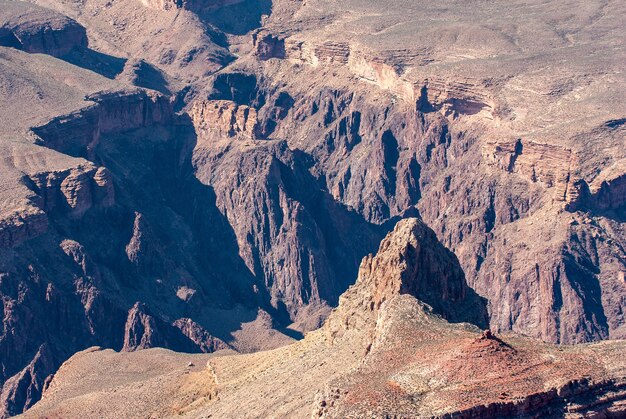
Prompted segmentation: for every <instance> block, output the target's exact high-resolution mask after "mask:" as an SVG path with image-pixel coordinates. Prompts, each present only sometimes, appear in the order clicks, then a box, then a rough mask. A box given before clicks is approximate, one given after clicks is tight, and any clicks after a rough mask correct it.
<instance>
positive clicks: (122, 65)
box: [0, 0, 626, 416]
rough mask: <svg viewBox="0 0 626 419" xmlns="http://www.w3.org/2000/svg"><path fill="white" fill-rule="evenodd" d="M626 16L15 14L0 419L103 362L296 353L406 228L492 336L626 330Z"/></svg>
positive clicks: (587, 337) (45, 4) (8, 36)
mask: <svg viewBox="0 0 626 419" xmlns="http://www.w3.org/2000/svg"><path fill="white" fill-rule="evenodd" d="M625 9H626V6H625V5H624V4H623V2H620V1H611V0H609V1H600V0H592V1H586V2H582V1H568V0H559V1H556V2H547V3H546V2H541V1H535V0H531V1H512V2H507V3H506V4H504V3H502V2H489V1H475V2H472V4H471V6H468V5H467V3H466V2H459V1H452V0H445V1H439V2H430V1H427V2H413V1H403V0H394V1H389V2H373V1H365V0H350V1H344V2H336V1H328V0H307V1H298V0H275V1H274V2H270V1H252V0H239V1H237V0H193V1H192V0H189V1H177V0H173V1H152V0H128V1H121V0H84V1H81V2H74V1H69V0H32V1H28V2H27V1H7V0H2V1H0V91H2V95H0V122H1V124H0V147H1V148H2V154H1V156H2V159H0V300H1V301H2V309H3V327H2V329H1V331H0V364H1V368H0V389H1V390H0V416H3V415H4V416H6V415H12V414H16V413H19V412H21V411H22V410H23V409H24V408H27V407H30V406H32V405H33V404H34V403H35V402H36V401H37V400H38V399H39V397H40V395H41V392H42V390H43V389H44V387H45V386H46V383H47V382H48V381H49V377H50V376H51V374H53V373H54V372H55V371H56V370H57V368H58V367H59V366H60V365H61V364H62V363H63V362H64V361H65V360H66V359H68V358H69V357H70V356H71V355H72V354H74V353H76V352H77V351H80V350H83V349H86V348H89V347H91V346H94V345H97V346H101V347H104V348H111V349H114V350H118V351H119V350H123V351H133V350H135V349H143V348H150V347H155V346H158V347H165V348H169V349H173V350H177V351H185V352H214V351H220V350H222V351H223V350H231V351H238V352H253V351H258V350H261V349H270V348H275V347H278V346H282V345H285V344H287V343H290V342H293V340H294V339H298V338H300V337H302V335H303V333H305V332H307V331H310V330H313V329H316V328H318V327H319V326H320V325H321V324H322V323H323V322H324V320H325V319H326V318H327V317H328V315H329V313H330V311H331V308H332V307H334V306H336V305H337V304H338V303H339V296H340V295H341V294H342V293H343V292H344V291H345V290H346V289H347V288H348V286H349V285H350V284H351V283H352V281H353V279H354V277H355V276H356V273H357V270H358V264H359V261H360V260H361V259H362V257H364V256H365V255H367V254H368V253H370V252H372V251H373V250H374V249H375V248H376V247H377V246H378V244H379V242H380V240H381V239H382V238H383V237H384V235H385V234H386V233H387V232H388V231H390V230H391V229H392V228H393V226H394V225H395V224H396V223H397V222H398V220H400V219H402V218H406V217H413V216H418V217H419V218H420V219H421V220H423V221H424V222H425V223H426V224H427V225H428V226H430V227H431V228H432V229H433V230H434V232H435V235H436V237H437V240H439V241H440V242H441V243H442V244H443V245H444V246H445V247H446V248H447V249H449V250H450V251H451V252H452V253H453V254H454V255H455V257H456V258H458V262H459V263H460V268H458V269H460V270H461V273H462V274H463V275H464V278H465V279H464V280H463V281H466V282H467V285H469V287H470V288H471V289H472V290H473V291H472V292H475V293H477V294H478V295H479V296H480V297H482V298H484V301H485V303H484V304H486V310H487V313H488V316H489V318H488V322H489V327H490V328H491V330H493V331H494V332H495V333H497V334H500V333H508V332H516V333H517V334H522V335H527V336H530V337H534V338H538V339H541V340H543V341H546V342H550V343H563V344H573V343H584V342H590V341H597V340H604V339H624V338H626V321H625V319H624V312H625V311H626V251H625V250H624V249H625V248H626V231H625V228H626V227H625V221H626V147H625V143H626V140H625V138H626V136H625V135H624V134H625V128H624V120H625V118H626V117H625V114H626V109H625V106H624V103H623V96H624V90H625V88H624V86H625V84H626V83H625V80H624V74H623V70H622V67H623V63H624V62H625V60H626V57H625V52H624V45H623V36H622V32H623V29H622V28H623V26H624V19H625V16H626V10H625ZM521 22H523V23H521ZM455 269H457V268H455ZM459 275H460V274H459ZM457 276H458V275H457ZM419 283H420V284H421V283H422V282H419ZM464 283H465V282H464ZM429 286H434V287H435V288H437V287H438V286H440V284H439V282H438V280H435V282H434V283H430V285H429ZM417 291H420V292H421V293H420V294H419V295H417V297H418V298H419V299H420V300H422V301H424V302H425V303H426V304H429V305H430V306H432V307H433V308H435V309H437V307H438V305H440V304H443V303H441V302H440V301H439V300H438V299H437V298H436V297H437V296H440V295H439V294H435V296H434V297H433V296H430V297H429V296H427V295H425V294H424V293H423V291H424V290H411V291H410V293H412V294H413V295H415V293H416V292H417ZM472 295H473V294H472ZM476 301H479V300H476ZM481 301H482V300H481ZM407 304H408V305H409V306H411V307H412V306H413V305H415V304H414V303H407ZM444 306H445V304H443V306H441V307H438V308H439V309H442V310H444V309H445V307H444ZM407 307H408V306H407ZM473 307H474V311H475V312H480V311H481V307H482V306H481V305H480V304H478V305H474V306H473ZM406 309H407V310H413V308H410V309H409V308H406ZM414 311H415V312H416V313H417V312H420V311H419V310H418V308H415V310H414ZM333 316H334V315H333ZM416 316H417V315H416ZM417 317H420V316H417ZM332 318H333V317H332V316H331V319H330V320H329V321H328V323H327V326H326V328H328V327H330V326H328V324H332V323H333V320H332ZM420 318H421V317H420ZM451 320H453V321H456V320H457V319H451ZM474 320H475V321H478V320H476V319H474ZM483 320H484V319H483ZM407 321H408V320H407ZM416 321H417V320H416ZM429 321H430V320H429ZM433 322H435V321H434V320H433ZM409 323H410V322H409ZM435 323H437V322H435ZM437 324H439V323H437ZM407 327H409V326H407ZM442 327H443V326H442ZM444 329H446V330H447V326H446V327H444ZM452 329H454V330H456V329H455V328H454V327H453V328H452ZM459 330H460V329H459ZM463 330H465V329H463ZM398 333H400V332H398ZM455 333H457V332H455ZM458 333H468V335H467V336H468V337H467V338H468V339H470V337H471V336H474V335H472V334H471V333H474V332H471V333H470V331H467V332H461V331H458ZM322 334H323V333H322V332H319V333H318V335H322ZM318 335H315V336H318ZM444 335H445V334H444ZM455 336H456V335H455ZM463 336H465V335H463ZM506 336H508V335H506ZM474 338H476V336H474V337H471V339H474ZM311 339H313V338H311ZM442 339H444V338H442ZM450 339H452V338H450ZM511 339H513V340H516V339H521V338H511ZM418 340H419V339H418ZM444 340H445V339H444ZM305 341H306V340H305ZM450 341H451V340H450ZM416 342H417V341H416ZM520 342H523V343H520V344H519V345H520V346H521V347H524V348H525V347H527V348H531V347H532V345H538V347H541V348H543V347H544V346H542V345H541V344H538V343H534V341H531V340H524V339H522V340H520ZM442 344H443V343H442ZM297 345H304V346H307V345H309V344H308V343H307V344H304V343H298V344H296V346H295V347H298V346H297ZM411 345H417V346H419V345H421V344H420V343H419V342H418V343H411V341H410V339H409V341H407V348H411V347H413V346H411ZM511 345H512V346H515V344H513V343H511ZM602 345H604V344H600V345H599V346H597V348H603V346H602ZM606 345H607V347H611V348H612V347H613V346H612V345H615V347H619V345H620V344H619V343H610V344H606ZM584 347H585V348H586V346H584ZM346 348H347V346H346ZM545 348H548V349H545V350H546V351H548V352H547V353H552V352H551V351H558V350H557V349H554V348H553V347H551V346H546V347H545ZM550 348H551V349H550ZM346 350H348V349H346ZM528 350H529V351H531V350H530V349H528ZM568 350H569V349H568ZM594 350H595V349H594ZM279 351H280V350H279ZM285 351H287V350H286V349H285ZM571 351H573V353H578V352H577V351H578V349H575V348H573V349H571ZM607 351H608V352H610V350H607ZM357 352H358V351H357ZM531 352H532V351H531ZM98 354H99V353H98ZM264 354H265V353H264ZM85 356H99V355H97V354H96V355H85ZM111 356H112V357H114V356H113V355H111ZM115 356H118V355H115ZM119 356H123V355H119ZM133 356H134V354H133ZM136 356H137V357H139V358H141V357H142V356H143V355H136ZM172 356H173V357H174V359H176V356H175V355H172ZM254 356H257V355H250V357H254ZM258 356H266V355H258ZM572 356H573V355H572ZM581 356H582V355H581ZM585 356H586V355H585ZM585 356H583V358H584V357H585ZM181 359H182V358H181ZM221 359H227V358H221ZM235 359H239V358H237V357H236V358H235ZM251 359H252V358H251ZM372 359H373V358H372ZM442 359H443V358H442ZM440 361H441V360H438V361H437V362H440ZM236 362H239V361H236ZM355 362H356V361H355ZM407 362H408V361H407ZM433 362H434V361H433ZM441 362H443V361H441ZM520 362H521V361H520ZM524 362H526V361H524ZM529 362H530V361H529ZM533 362H534V361H533ZM585 362H587V361H584V360H582V358H581V360H580V363H582V364H584V363H585ZM577 363H578V362H574V364H577ZM103 368H107V367H106V366H103ZM546 371H547V370H546ZM277 373H278V372H277ZM537 374H541V373H539V372H538V373H537ZM546 374H548V373H546ZM572 374H574V373H572ZM602 374H603V373H602ZM607 374H608V373H607ZM565 375H566V374H565V373H564V375H563V376H564V377H565ZM574 375H575V374H574ZM609 375H610V374H609ZM342 377H343V374H342ZM344 378H345V377H344ZM570 378H571V377H570ZM355 379H356V378H355ZM568 379H569V378H568ZM571 379H573V378H571ZM537 391H539V390H537ZM601 391H604V390H601ZM555 403H556V402H555ZM456 406H457V407H458V409H461V408H460V407H459V406H460V405H456ZM220 409H222V408H220ZM223 409H227V407H224V408H223ZM307 409H308V407H307ZM337 409H340V407H337ZM433 409H434V408H433ZM434 411H435V410H433V412H434ZM437 411H439V410H437ZM333 412H335V413H332V415H334V414H337V415H342V414H343V413H341V412H342V411H341V410H337V411H333ZM329 414H331V413H329Z"/></svg>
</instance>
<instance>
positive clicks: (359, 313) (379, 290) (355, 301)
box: [328, 218, 487, 335]
mask: <svg viewBox="0 0 626 419" xmlns="http://www.w3.org/2000/svg"><path fill="white" fill-rule="evenodd" d="M403 294H407V295H411V296H413V297H415V298H416V299H418V300H420V301H422V302H423V303H426V304H427V305H429V306H430V307H431V308H432V310H433V312H434V313H436V314H438V315H441V316H442V317H444V318H446V319H447V320H449V321H451V322H470V323H474V324H476V325H479V326H483V325H485V324H486V323H487V312H486V307H485V302H484V300H483V299H482V298H481V297H479V296H478V295H477V294H476V293H475V292H474V290H472V289H471V288H470V287H469V286H468V285H467V283H466V281H465V275H464V273H463V270H462V269H461V267H460V265H459V262H458V260H457V258H456V257H455V256H454V254H453V253H452V252H450V251H449V250H448V249H446V248H445V247H444V246H443V245H442V244H441V243H440V242H439V241H438V240H437V237H436V236H435V233H434V232H433V231H432V230H431V229H430V228H428V227H427V226H426V225H425V224H424V223H423V222H421V221H420V220H418V219H416V218H407V219H404V220H402V221H400V222H398V224H396V227H395V228H394V230H393V231H392V232H391V233H389V234H388V235H387V237H386V238H385V239H384V240H383V241H382V242H381V245H380V248H379V250H378V253H377V254H376V255H375V256H373V255H368V256H366V257H365V258H364V259H363V261H362V262H361V266H360V268H359V275H358V278H357V282H356V284H355V285H353V286H352V287H350V289H349V290H348V291H346V293H345V294H343V296H342V297H341V298H340V302H339V308H338V309H337V310H336V311H335V312H334V313H333V314H332V316H331V318H330V319H329V321H328V327H330V330H331V333H332V334H333V335H335V334H337V333H338V332H339V331H340V330H341V329H351V328H353V326H355V327H356V328H361V327H362V326H364V325H366V324H367V325H370V326H371V325H374V324H375V322H372V320H373V319H375V318H376V313H377V312H378V311H379V310H380V309H381V307H382V306H383V305H384V304H385V303H386V302H388V301H390V300H392V299H394V298H396V297H398V296H400V295H403Z"/></svg>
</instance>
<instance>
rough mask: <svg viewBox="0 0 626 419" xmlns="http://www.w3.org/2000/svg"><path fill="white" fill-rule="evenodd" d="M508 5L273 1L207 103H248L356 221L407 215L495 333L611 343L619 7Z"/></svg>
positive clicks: (617, 307) (617, 324) (620, 82)
mask: <svg viewBox="0 0 626 419" xmlns="http://www.w3.org/2000/svg"><path fill="white" fill-rule="evenodd" d="M566 3H567V5H566ZM289 5H291V8H290V6H289ZM568 5H569V6H568ZM509 6H510V8H507V9H506V10H507V13H502V11H503V9H502V8H503V6H502V5H494V4H490V3H489V2H479V3H477V4H476V5H474V7H472V10H471V11H467V10H465V8H460V7H459V5H458V3H456V2H453V1H450V2H444V3H443V5H439V4H437V6H435V5H434V4H431V3H429V2H426V3H423V2H422V3H413V2H402V1H394V2H390V3H389V4H384V5H382V4H381V3H376V2H367V1H354V2H347V3H346V2H343V3H337V2H316V1H311V2H306V4H303V5H301V6H299V7H296V6H295V5H294V4H292V3H287V2H277V4H276V5H275V7H274V12H273V14H272V15H271V16H270V17H269V18H268V20H267V22H265V24H264V26H263V28H261V29H260V30H259V31H257V32H255V33H254V34H253V39H254V45H253V47H252V49H251V50H249V54H248V55H243V54H242V56H241V57H240V58H239V59H238V60H237V61H236V62H235V63H233V64H232V65H230V66H229V67H227V68H226V69H224V70H223V71H222V72H221V74H219V75H217V76H216V77H215V80H214V83H213V85H212V86H210V87H209V88H208V89H207V92H206V93H205V96H206V97H207V98H208V99H217V100H224V99H226V100H232V101H234V102H236V103H237V104H239V105H245V106H250V107H252V108H253V109H254V112H255V115H256V120H257V122H256V126H257V128H256V129H257V136H258V138H269V139H284V140H286V141H287V143H288V145H289V147H290V148H291V149H293V150H296V151H301V152H303V153H305V158H306V159H308V160H309V161H310V163H309V164H310V171H311V173H312V174H313V176H315V177H316V178H317V179H318V181H319V183H320V185H322V187H323V188H324V189H326V190H327V191H328V192H329V193H330V194H331V195H332V196H333V197H334V198H335V199H336V200H337V201H339V202H342V203H344V204H346V205H348V206H350V207H352V208H353V209H354V210H355V211H356V212H357V213H359V214H360V215H361V216H362V217H363V218H365V219H366V220H368V221H370V222H372V223H377V224H382V223H385V222H388V221H389V220H393V219H394V217H397V216H400V217H402V216H405V214H411V212H412V211H413V212H414V211H415V210H418V211H419V213H420V215H421V216H422V217H423V219H424V220H425V221H426V222H428V224H429V225H431V226H432V227H433V229H434V230H435V231H436V232H437V234H438V237H439V238H440V240H441V241H442V242H443V243H444V244H445V245H446V246H447V247H449V248H450V249H451V250H452V251H454V252H455V254H456V255H457V256H458V257H459V260H460V261H461V264H462V266H463V269H464V271H465V272H466V274H467V276H468V282H469V283H470V285H472V286H473V287H474V288H475V289H476V290H477V292H478V293H479V294H481V295H483V296H484V297H486V298H487V299H488V300H489V303H490V314H491V318H492V320H491V324H492V327H493V329H494V330H498V331H505V330H514V331H517V332H520V333H523V334H526V335H531V336H536V337H540V338H541V339H543V340H546V341H550V342H563V343H577V342H586V341H591V340H598V339H606V338H622V337H624V328H623V324H624V317H623V313H624V308H625V307H624V293H625V292H626V283H624V281H623V277H624V272H626V265H625V262H624V261H625V260H626V254H625V253H624V236H623V233H622V232H623V222H624V213H625V207H624V197H623V188H622V186H621V185H622V182H623V177H624V173H623V167H624V164H623V163H624V159H625V158H626V155H625V154H624V147H623V145H624V138H625V136H624V134H625V133H624V126H623V120H624V112H625V109H624V106H623V103H622V102H623V101H620V100H619V94H618V93H617V92H621V91H623V86H624V79H623V74H622V72H621V70H620V67H621V62H622V61H623V58H624V57H623V48H622V47H621V41H620V37H619V36H617V33H618V32H619V29H618V28H619V27H620V16H623V15H624V13H625V11H624V7H623V5H622V4H620V3H619V2H608V3H606V4H605V3H604V2H591V3H585V5H582V4H579V3H576V2H574V3H571V4H570V3H568V2H564V3H563V5H562V7H554V5H552V4H550V5H548V4H545V3H541V2H536V3H533V4H532V5H531V4H528V3H524V4H522V3H521V2H520V4H516V5H515V6H514V5H513V4H510V5H509ZM570 6H571V7H570ZM461 9H463V11H461ZM570 9H572V10H575V11H576V12H575V13H574V15H570V14H568V13H566V12H564V11H565V10H570ZM522 15H523V19H524V20H529V24H528V25H525V26H524V28H519V27H518V25H516V23H515V22H516V20H515V19H516V16H517V17H520V16H522ZM520 19H521V17H520ZM321 22H323V23H324V24H323V25H322V24H321ZM553 27H555V28H556V29H551V28H553ZM529 28H533V29H532V30H531V29H529ZM539 34H541V35H539ZM592 45H593V46H592ZM238 47H240V48H241V50H242V51H244V49H243V48H244V47H242V46H240V45H238ZM555 62H556V63H558V64H554V66H552V64H551V63H555ZM553 68H556V69H557V70H558V71H553ZM243 79H245V80H248V81H255V85H256V89H257V91H256V92H255V91H254V90H252V94H250V93H249V92H250V88H249V87H247V86H248V85H254V84H253V83H252V82H250V83H248V84H245V86H246V87H245V88H244V89H243V90H242V91H237V90H236V89H235V90H233V89H231V88H232V86H234V85H235V84H237V83H238V84H237V87H238V88H239V87H241V83H239V82H235V81H236V80H239V81H241V80H243ZM229 80H231V81H232V83H231V84H229ZM537 237H541V239H540V240H535V239H536V238H537Z"/></svg>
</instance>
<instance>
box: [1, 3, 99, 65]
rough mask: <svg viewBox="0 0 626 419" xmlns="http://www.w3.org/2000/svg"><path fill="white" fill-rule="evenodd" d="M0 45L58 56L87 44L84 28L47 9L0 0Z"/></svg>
mask: <svg viewBox="0 0 626 419" xmlns="http://www.w3.org/2000/svg"><path fill="white" fill-rule="evenodd" d="M0 46H3V47H11V48H16V49H19V50H22V51H26V52H29V53H41V54H49V55H53V56H55V57H62V56H64V55H67V54H69V53H70V52H71V51H72V50H74V49H77V48H78V49H80V48H86V47H87V33H86V31H85V28H84V27H82V26H81V25H80V24H78V23H77V22H76V21H74V20H72V19H70V18H68V17H67V16H64V15H62V14H59V13H55V12H54V11H52V10H50V9H46V8H43V7H38V6H35V5H31V4H28V3H24V2H21V1H5V0H3V1H2V2H0Z"/></svg>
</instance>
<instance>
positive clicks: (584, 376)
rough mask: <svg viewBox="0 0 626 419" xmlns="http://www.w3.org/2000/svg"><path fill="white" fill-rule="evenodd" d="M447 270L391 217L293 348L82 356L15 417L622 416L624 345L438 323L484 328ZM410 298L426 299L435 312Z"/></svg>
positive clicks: (439, 249)
mask: <svg viewBox="0 0 626 419" xmlns="http://www.w3.org/2000/svg"><path fill="white" fill-rule="evenodd" d="M460 272H461V270H460V267H459V265H458V262H457V261H456V259H455V258H454V257H453V256H452V255H451V254H450V252H449V251H448V250H447V249H445V248H444V247H443V246H442V245H441V243H439V242H438V241H437V239H436V236H435V234H434V233H433V232H432V231H431V230H429V229H428V228H427V227H426V226H425V225H424V224H423V223H421V222H419V221H418V220H416V219H407V220H403V221H400V222H399V223H398V224H397V226H396V228H395V229H394V231H393V233H390V234H389V235H388V236H387V238H385V239H384V240H383V242H382V243H381V246H380V249H379V251H378V253H377V254H376V256H371V255H370V256H368V257H367V258H365V259H364V260H363V263H362V265H361V270H360V273H359V277H358V279H357V282H356V284H355V285H353V286H352V287H351V288H350V290H348V291H347V292H346V293H345V294H344V295H343V296H342V297H341V302H340V304H339V307H338V308H337V309H336V310H335V311H333V313H332V314H331V315H330V317H329V319H328V320H327V323H326V324H325V325H324V326H323V327H322V328H321V329H320V330H317V331H314V332H311V333H309V334H307V336H306V337H305V338H304V339H303V340H302V341H300V342H297V343H294V344H292V345H288V346H285V347H282V348H279V349H275V350H273V351H266V352H257V353H254V354H248V355H232V354H220V353H216V354H214V355H212V356H210V357H208V356H206V355H205V356H195V357H191V356H189V355H182V354H173V353H171V352H169V351H163V350H158V351H155V350H148V351H140V352H135V353H131V354H128V353H115V352H113V351H110V350H107V351H102V350H98V349H95V348H94V349H92V350H90V351H86V352H83V353H79V354H77V355H76V356H74V357H72V358H71V359H70V360H69V361H68V362H66V363H65V364H64V365H63V366H62V367H61V368H60V370H59V372H58V373H57V374H56V375H55V377H54V379H53V380H52V382H51V383H50V386H49V388H48V389H47V390H46V391H45V393H44V396H43V399H42V401H41V402H40V403H38V404H37V405H36V406H35V407H34V408H33V409H31V410H30V411H28V412H26V414H25V415H24V417H39V416H54V415H57V416H63V417H70V418H71V417H79V416H80V415H83V417H84V415H85V414H86V413H87V412H89V413H87V416H91V415H93V416H94V417H95V416H98V417H113V416H118V417H119V416H156V417H165V416H170V415H172V414H177V415H182V416H185V417H198V416H219V417H230V416H237V417H245V418H248V417H249V418H256V417H267V416H280V417H305V416H312V417H327V418H334V417H364V416H365V417H390V416H391V417H393V416H408V417H424V416H426V417H441V418H445V417H476V418H483V417H484V418H487V417H494V416H542V417H572V418H573V417H580V416H585V415H604V416H609V417H612V416H614V417H619V416H620V415H623V414H624V412H626V403H625V401H626V364H625V363H624V360H623V357H622V356H621V354H622V352H623V349H624V342H623V341H622V342H617V341H613V342H603V343H599V344H594V345H586V346H581V347H572V346H563V347H560V346H553V345H549V344H543V343H539V342H537V341H533V340H531V339H528V338H521V337H517V336H514V335H507V336H506V337H503V338H500V337H498V336H495V335H493V334H492V333H491V332H490V331H489V330H487V331H485V332H482V333H481V332H480V330H479V329H477V328H476V327H475V326H471V325H469V324H467V323H460V324H453V323H449V322H448V321H446V320H444V319H443V318H442V317H440V316H438V315H436V314H435V313H434V311H438V312H440V313H441V314H443V315H445V316H446V317H448V318H454V319H455V320H469V319H474V320H478V321H479V322H482V321H484V320H485V318H484V314H485V312H484V306H483V307H482V310H481V305H480V304H476V303H475V301H473V299H474V298H476V296H475V295H473V294H472V291H471V289H470V288H468V287H467V284H466V283H465V281H464V279H463V277H462V274H460V275H459V273H460ZM415 296H424V297H425V298H434V301H436V302H437V303H438V304H439V307H438V308H432V307H430V306H428V305H426V304H424V303H423V302H421V301H419V300H417V299H416V298H415ZM131 363H132V364H133V365H134V367H133V370H134V371H136V374H133V375H132V376H131V375H129V374H128V368H129V365H130V364H131ZM202 365H205V366H204V367H203V366H202ZM102 377H107V379H106V380H103V379H102ZM121 388H124V389H125V390H124V391H120V389H121ZM170 388H171V389H177V390H176V391H175V392H173V393H172V392H171V391H170V390H169V389H170ZM191 389H194V390H195V389H197V390H196V391H195V392H192V391H189V390H191ZM139 396H141V397H139ZM138 400H139V401H138ZM131 401H134V402H131ZM181 401H184V402H183V403H181Z"/></svg>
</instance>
